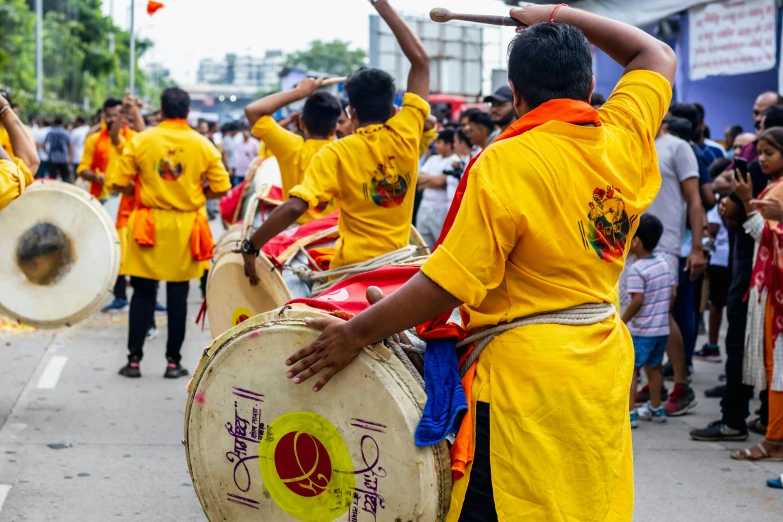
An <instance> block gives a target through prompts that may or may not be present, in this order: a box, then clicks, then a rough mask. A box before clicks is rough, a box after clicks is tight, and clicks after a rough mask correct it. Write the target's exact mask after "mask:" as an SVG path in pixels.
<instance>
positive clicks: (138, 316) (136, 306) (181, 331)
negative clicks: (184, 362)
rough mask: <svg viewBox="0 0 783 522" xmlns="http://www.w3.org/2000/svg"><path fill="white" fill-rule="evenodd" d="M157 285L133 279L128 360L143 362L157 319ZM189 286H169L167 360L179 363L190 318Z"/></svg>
mask: <svg viewBox="0 0 783 522" xmlns="http://www.w3.org/2000/svg"><path fill="white" fill-rule="evenodd" d="M157 284H158V282H157V281H155V280H153V279H145V278H143V277H135V276H133V277H131V286H132V287H133V297H131V302H130V313H129V318H128V352H129V353H128V360H134V361H140V360H141V358H142V357H143V356H144V340H145V338H146V336H147V330H148V329H149V326H150V324H153V321H154V318H155V301H156V298H157ZM189 289H190V283H189V282H188V281H184V282H181V283H166V308H167V310H168V318H169V332H168V340H167V342H166V358H167V359H168V360H169V361H171V362H174V363H178V362H179V361H180V359H181V358H182V357H181V356H180V350H181V349H182V343H183V342H184V341H185V323H186V321H187V316H188V290H189Z"/></svg>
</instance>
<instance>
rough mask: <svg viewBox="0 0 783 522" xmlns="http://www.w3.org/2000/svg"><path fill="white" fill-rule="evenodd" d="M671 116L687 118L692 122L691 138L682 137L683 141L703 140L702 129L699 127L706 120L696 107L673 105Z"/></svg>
mask: <svg viewBox="0 0 783 522" xmlns="http://www.w3.org/2000/svg"><path fill="white" fill-rule="evenodd" d="M669 114H671V115H672V116H677V117H678V118H685V119H686V120H688V121H689V122H691V132H690V134H689V135H688V136H690V138H686V137H682V136H681V137H682V139H684V140H688V141H690V140H693V141H698V140H699V138H701V129H700V128H699V127H700V125H701V124H702V122H703V121H704V120H702V117H701V114H699V109H697V108H696V105H694V104H692V103H672V104H671V106H670V107H669Z"/></svg>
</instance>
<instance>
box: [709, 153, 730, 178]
mask: <svg viewBox="0 0 783 522" xmlns="http://www.w3.org/2000/svg"><path fill="white" fill-rule="evenodd" d="M729 165H731V160H730V159H729V158H715V161H713V162H712V164H711V165H710V168H709V171H710V176H711V177H712V179H713V180H714V179H715V178H717V177H718V176H720V175H721V174H723V172H725V170H726V169H727V168H729Z"/></svg>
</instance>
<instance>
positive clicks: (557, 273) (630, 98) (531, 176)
mask: <svg viewBox="0 0 783 522" xmlns="http://www.w3.org/2000/svg"><path fill="white" fill-rule="evenodd" d="M671 92H672V91H671V86H670V85H669V83H668V82H667V81H666V80H665V79H664V78H663V77H662V76H660V75H659V74H657V73H652V72H649V71H636V72H631V73H629V74H626V75H625V76H624V77H623V78H622V79H621V81H620V83H619V84H618V86H617V88H616V90H615V92H614V93H613V94H612V96H611V97H610V98H609V101H607V103H606V104H605V105H604V106H603V108H602V109H600V110H599V111H598V112H599V114H600V116H601V120H602V123H603V125H602V126H599V127H585V126H577V125H570V124H566V123H562V122H556V121H551V122H549V123H546V124H544V125H542V126H540V127H537V128H535V129H533V130H531V131H528V132H526V133H524V134H523V135H521V136H518V137H515V138H510V139H507V140H504V141H499V142H495V143H493V144H492V145H491V146H490V147H489V148H488V149H487V150H486V151H485V152H484V153H483V155H482V156H481V158H480V159H479V160H478V161H477V162H476V164H475V165H474V167H473V168H472V169H471V172H470V178H469V180H468V188H467V192H466V196H465V199H464V200H463V202H462V206H461V208H460V211H459V214H458V216H457V218H456V221H455V223H454V226H453V228H452V229H451V232H450V233H449V235H448V237H447V239H446V241H445V242H444V243H443V245H442V246H441V247H440V248H439V249H438V250H436V252H435V253H434V254H433V255H432V257H431V258H430V259H429V260H428V261H427V263H426V264H425V265H424V267H423V268H422V270H423V272H424V273H425V274H426V275H427V276H428V277H430V278H431V279H432V280H433V281H435V282H436V283H437V284H438V285H440V286H441V287H443V288H444V289H446V290H447V291H448V292H450V293H451V294H453V295H454V296H456V297H458V298H459V299H460V300H461V301H463V302H464V303H465V305H464V311H465V312H467V314H468V316H469V322H468V325H467V326H468V327H469V328H471V329H475V328H479V327H482V326H486V325H497V324H499V323H505V322H508V321H512V320H514V319H515V318H519V317H523V316H527V315H530V314H533V313H537V312H546V311H553V310H559V309H564V308H568V307H571V306H576V305H579V304H584V303H600V302H608V303H611V302H614V300H615V297H616V293H617V291H616V284H617V280H618V278H619V276H620V272H621V271H622V269H623V264H624V261H625V255H626V254H627V251H628V248H629V246H630V239H631V237H632V235H633V234H634V233H635V231H636V226H637V225H638V218H639V216H640V215H641V214H642V212H644V210H645V209H646V208H647V207H648V206H649V205H650V203H652V201H653V199H654V198H655V195H656V194H657V191H658V188H659V187H660V173H659V171H658V162H657V156H656V152H655V145H654V138H655V135H656V133H657V130H658V127H659V125H660V124H661V121H662V119H663V116H664V114H665V113H666V111H667V108H668V106H669V102H670V100H671ZM602 238H603V240H602ZM633 360H634V352H633V344H632V342H631V338H630V335H629V334H628V331H627V329H626V328H625V326H624V325H623V323H622V321H621V320H620V318H619V317H618V316H614V317H613V318H611V319H608V320H606V321H604V322H602V323H600V324H595V325H592V326H555V325H537V326H527V327H522V328H517V329H514V330H511V331H509V332H507V333H504V334H502V335H500V336H498V337H497V338H496V339H495V340H493V341H492V342H491V343H490V344H489V346H488V347H487V348H486V350H485V351H484V352H483V353H482V354H481V356H480V357H479V360H478V365H477V368H476V378H475V381H474V384H473V396H472V398H473V401H474V406H475V402H477V401H480V402H486V403H489V404H490V462H491V466H492V486H493V491H494V498H495V505H496V508H497V512H498V518H499V520H500V521H511V520H515V521H516V520H520V521H522V520H524V521H526V522H530V521H547V522H560V521H562V522H565V521H577V520H578V521H630V520H631V518H632V514H633V454H632V450H631V431H630V424H629V418H628V390H629V387H630V381H631V372H632V371H633ZM474 411H475V408H474ZM469 474H470V469H468V473H467V474H466V479H463V480H460V481H458V482H457V483H456V484H455V485H454V492H453V495H452V504H451V506H452V509H451V511H450V513H449V517H448V519H447V520H448V521H449V522H456V521H457V520H458V518H459V515H460V510H461V508H462V502H463V500H464V495H465V491H466V488H467V485H468V481H469Z"/></svg>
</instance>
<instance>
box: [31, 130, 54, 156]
mask: <svg viewBox="0 0 783 522" xmlns="http://www.w3.org/2000/svg"><path fill="white" fill-rule="evenodd" d="M50 130H51V127H38V128H37V129H33V138H34V139H35V144H36V145H37V146H38V157H39V158H40V160H41V161H49V153H48V152H46V150H45V149H44V143H45V142H46V137H47V136H48V135H49V131H50Z"/></svg>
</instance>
